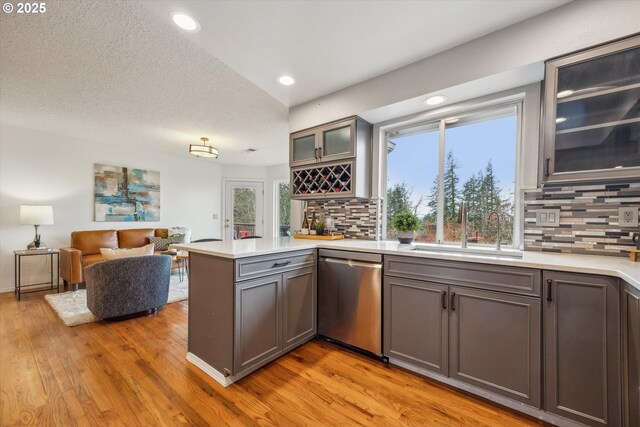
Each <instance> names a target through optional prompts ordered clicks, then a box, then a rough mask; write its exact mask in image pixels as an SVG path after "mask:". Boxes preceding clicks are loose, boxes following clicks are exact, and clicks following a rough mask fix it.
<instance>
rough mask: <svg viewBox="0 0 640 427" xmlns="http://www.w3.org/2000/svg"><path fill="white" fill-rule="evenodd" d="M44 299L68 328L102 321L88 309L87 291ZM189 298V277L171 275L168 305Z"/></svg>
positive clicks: (72, 292) (54, 295)
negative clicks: (181, 277)
mask: <svg viewBox="0 0 640 427" xmlns="http://www.w3.org/2000/svg"><path fill="white" fill-rule="evenodd" d="M44 297H45V298H46V300H47V302H48V303H49V305H51V308H53V309H54V310H55V312H56V313H57V314H58V316H59V317H60V319H62V321H63V322H64V324H65V325H67V326H77V325H82V324H83V323H90V322H95V321H96V320H100V319H98V318H97V317H96V316H94V315H93V313H91V312H90V311H89V308H87V291H86V289H78V290H77V291H69V292H63V293H61V294H47V295H45V296H44ZM188 297H189V282H188V280H187V277H185V278H184V281H182V282H180V279H179V278H178V276H177V275H171V282H170V283H169V300H168V302H167V304H169V303H172V302H178V301H183V300H185V299H187V298H188Z"/></svg>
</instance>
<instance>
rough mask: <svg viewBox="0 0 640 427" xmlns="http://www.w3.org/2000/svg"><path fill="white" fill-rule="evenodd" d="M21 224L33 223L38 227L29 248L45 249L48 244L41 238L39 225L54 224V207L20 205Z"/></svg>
mask: <svg viewBox="0 0 640 427" xmlns="http://www.w3.org/2000/svg"><path fill="white" fill-rule="evenodd" d="M20 224H25V225H33V226H35V228H36V237H35V238H34V239H33V242H31V243H29V244H28V245H27V249H44V248H46V247H47V245H45V244H44V242H43V241H42V240H40V235H39V234H38V227H39V226H41V225H51V224H53V207H52V206H39V205H21V206H20Z"/></svg>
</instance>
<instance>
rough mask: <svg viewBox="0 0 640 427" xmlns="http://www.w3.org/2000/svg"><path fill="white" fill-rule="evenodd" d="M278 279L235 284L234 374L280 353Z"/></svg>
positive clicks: (279, 294)
mask: <svg viewBox="0 0 640 427" xmlns="http://www.w3.org/2000/svg"><path fill="white" fill-rule="evenodd" d="M281 293H282V275H280V274H276V275H271V276H267V277H264V278H259V279H252V280H247V281H244V282H240V283H238V284H236V296H235V344H234V347H235V348H234V374H236V375H237V374H241V373H242V372H244V371H246V370H248V369H251V368H252V367H254V366H256V365H260V364H263V363H265V362H267V361H268V360H271V359H273V358H275V357H277V356H278V355H279V354H280V353H281V352H282V296H281Z"/></svg>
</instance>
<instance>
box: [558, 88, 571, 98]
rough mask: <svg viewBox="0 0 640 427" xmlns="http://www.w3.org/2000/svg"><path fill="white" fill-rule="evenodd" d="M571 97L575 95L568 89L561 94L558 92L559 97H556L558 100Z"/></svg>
mask: <svg viewBox="0 0 640 427" xmlns="http://www.w3.org/2000/svg"><path fill="white" fill-rule="evenodd" d="M571 95H573V91H572V90H571V89H567V90H561V91H560V92H558V95H556V96H557V97H558V99H562V98H566V97H567V96H571Z"/></svg>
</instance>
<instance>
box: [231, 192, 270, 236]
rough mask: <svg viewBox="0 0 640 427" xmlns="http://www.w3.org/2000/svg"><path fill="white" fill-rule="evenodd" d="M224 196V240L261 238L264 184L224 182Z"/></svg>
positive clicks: (262, 230)
mask: <svg viewBox="0 0 640 427" xmlns="http://www.w3.org/2000/svg"><path fill="white" fill-rule="evenodd" d="M224 194H225V196H224V199H225V200H224V206H225V208H224V239H225V240H236V239H242V238H247V237H251V236H260V237H262V236H263V232H264V220H263V215H264V204H263V203H264V183H263V182H261V181H234V180H226V181H225V188H224Z"/></svg>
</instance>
